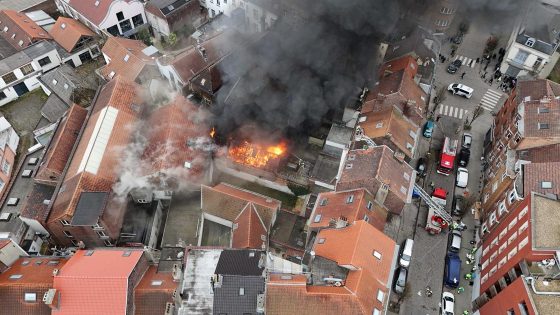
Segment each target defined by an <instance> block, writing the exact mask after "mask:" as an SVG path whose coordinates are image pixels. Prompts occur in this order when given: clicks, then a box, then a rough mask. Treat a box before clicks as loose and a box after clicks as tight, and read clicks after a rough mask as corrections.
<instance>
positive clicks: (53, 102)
mask: <svg viewBox="0 0 560 315" xmlns="http://www.w3.org/2000/svg"><path fill="white" fill-rule="evenodd" d="M68 108H70V107H69V106H68V105H66V103H64V102H63V101H62V100H61V99H60V98H59V97H58V96H56V95H54V94H51V95H50V96H49V98H48V99H47V101H46V102H45V104H43V107H42V108H41V115H43V117H45V118H46V119H47V120H48V121H50V122H52V123H54V122H56V121H57V120H58V119H59V118H60V117H62V116H64V114H65V113H66V111H68Z"/></svg>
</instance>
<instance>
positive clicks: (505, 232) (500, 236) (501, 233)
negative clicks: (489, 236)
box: [498, 227, 508, 240]
mask: <svg viewBox="0 0 560 315" xmlns="http://www.w3.org/2000/svg"><path fill="white" fill-rule="evenodd" d="M507 231H508V229H507V227H506V228H504V229H503V230H502V231H501V232H500V235H499V236H498V238H499V239H500V240H502V239H503V238H504V237H505V236H506V234H507Z"/></svg>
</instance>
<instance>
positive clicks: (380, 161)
mask: <svg viewBox="0 0 560 315" xmlns="http://www.w3.org/2000/svg"><path fill="white" fill-rule="evenodd" d="M415 178H416V173H415V172H414V169H413V168H412V167H411V166H410V165H408V164H407V163H406V162H403V161H401V160H399V159H397V157H396V156H395V153H394V152H393V151H392V150H391V149H389V148H388V147H387V146H384V145H383V146H377V147H373V148H368V149H365V150H364V149H359V150H351V151H349V152H348V155H347V157H346V161H345V162H344V166H343V169H342V174H341V175H340V179H339V180H338V182H337V184H336V191H346V190H352V189H357V188H365V189H367V190H368V191H369V192H371V193H372V194H373V195H374V199H375V201H376V203H377V204H378V205H380V206H381V207H384V208H386V209H387V210H388V211H390V212H392V213H396V214H400V213H401V211H402V209H403V206H404V205H405V203H410V201H411V200H412V190H413V188H414V182H415Z"/></svg>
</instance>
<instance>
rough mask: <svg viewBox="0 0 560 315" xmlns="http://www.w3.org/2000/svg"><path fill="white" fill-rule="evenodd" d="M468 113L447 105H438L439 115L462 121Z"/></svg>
mask: <svg viewBox="0 0 560 315" xmlns="http://www.w3.org/2000/svg"><path fill="white" fill-rule="evenodd" d="M468 112H469V111H468V110H466V109H463V108H458V107H454V106H449V105H443V104H442V105H440V107H439V114H440V115H444V116H449V117H453V118H458V119H463V117H464V116H466V115H467V113H468Z"/></svg>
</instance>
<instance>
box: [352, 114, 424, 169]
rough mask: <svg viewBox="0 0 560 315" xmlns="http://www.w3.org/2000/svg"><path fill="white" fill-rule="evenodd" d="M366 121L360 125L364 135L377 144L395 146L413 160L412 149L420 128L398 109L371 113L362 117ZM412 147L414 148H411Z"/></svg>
mask: <svg viewBox="0 0 560 315" xmlns="http://www.w3.org/2000/svg"><path fill="white" fill-rule="evenodd" d="M361 116H362V117H365V118H366V121H364V122H361V123H360V124H359V125H360V126H361V127H362V128H363V130H364V133H365V134H366V135H367V136H368V137H370V138H371V139H372V140H373V141H375V142H376V143H377V144H387V145H389V144H388V143H392V144H393V146H395V147H396V148H398V149H399V150H400V151H402V152H403V153H405V154H406V155H407V156H408V157H409V158H412V156H413V152H412V149H413V148H414V147H415V146H416V144H415V143H416V139H415V138H412V137H411V136H410V134H411V132H412V133H413V134H414V135H415V136H416V135H418V131H419V130H420V128H419V127H418V125H417V124H415V123H414V122H413V121H411V120H410V119H408V118H406V117H405V116H404V115H403V114H402V112H401V111H400V110H399V109H398V108H397V107H396V106H391V107H385V108H384V109H382V110H380V111H370V112H367V113H365V114H362V115H361ZM385 142H387V143H385ZM411 146H412V147H411Z"/></svg>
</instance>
